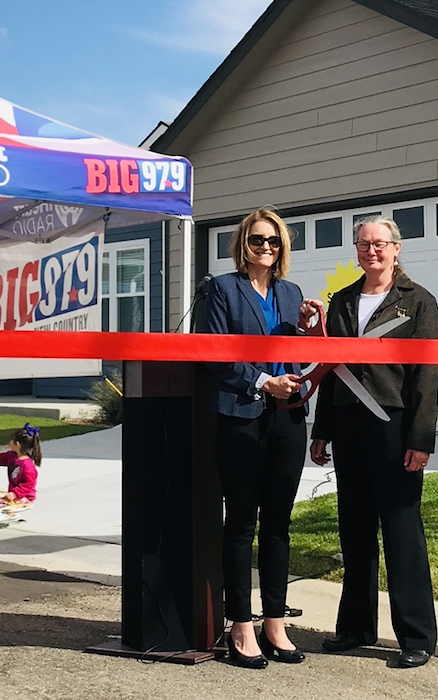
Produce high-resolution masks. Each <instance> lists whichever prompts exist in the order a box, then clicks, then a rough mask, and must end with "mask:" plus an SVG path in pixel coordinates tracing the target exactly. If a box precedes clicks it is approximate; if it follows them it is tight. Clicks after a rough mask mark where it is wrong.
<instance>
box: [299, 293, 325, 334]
mask: <svg viewBox="0 0 438 700" xmlns="http://www.w3.org/2000/svg"><path fill="white" fill-rule="evenodd" d="M323 308H324V303H323V302H322V301H321V300H320V299H303V301H302V302H301V306H300V320H299V324H300V326H301V328H310V327H311V326H312V319H313V317H314V316H315V315H316V314H317V313H322V311H323Z"/></svg>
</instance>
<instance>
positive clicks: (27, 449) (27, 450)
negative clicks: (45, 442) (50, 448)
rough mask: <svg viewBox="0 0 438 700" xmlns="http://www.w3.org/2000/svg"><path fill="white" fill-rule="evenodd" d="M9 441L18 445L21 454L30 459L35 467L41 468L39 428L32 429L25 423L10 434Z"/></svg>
mask: <svg viewBox="0 0 438 700" xmlns="http://www.w3.org/2000/svg"><path fill="white" fill-rule="evenodd" d="M11 440H13V441H14V442H18V443H19V445H20V448H21V451H22V452H23V454H25V455H27V456H28V457H30V458H31V459H32V460H33V462H34V463H35V465H36V466H37V467H39V466H41V462H42V455H41V445H40V429H39V428H32V426H31V425H29V423H26V424H25V425H24V427H23V428H19V430H15V431H14V432H13V433H12V435H11Z"/></svg>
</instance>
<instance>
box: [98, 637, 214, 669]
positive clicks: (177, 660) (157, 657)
mask: <svg viewBox="0 0 438 700" xmlns="http://www.w3.org/2000/svg"><path fill="white" fill-rule="evenodd" d="M85 651H86V652H87V653H88V654H102V655H104V656H124V657H126V658H131V659H138V660H140V661H152V662H154V661H155V662H161V663H164V662H166V663H170V664H185V665H186V666H194V665H195V664H200V663H203V662H204V661H213V660H214V659H219V658H222V657H223V656H225V654H226V653H227V649H226V648H225V647H215V648H214V649H212V650H211V651H173V652H172V651H151V652H144V651H138V650H136V649H131V647H127V646H125V645H124V644H122V642H121V641H120V640H118V639H112V640H110V641H109V642H104V643H103V644H98V645H96V646H91V647H87V648H86V649H85Z"/></svg>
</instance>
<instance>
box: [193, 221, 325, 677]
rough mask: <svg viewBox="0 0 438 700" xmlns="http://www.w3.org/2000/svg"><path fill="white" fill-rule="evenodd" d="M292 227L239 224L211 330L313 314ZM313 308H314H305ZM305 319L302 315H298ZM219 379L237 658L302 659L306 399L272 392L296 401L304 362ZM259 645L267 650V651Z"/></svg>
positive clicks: (232, 639)
mask: <svg viewBox="0 0 438 700" xmlns="http://www.w3.org/2000/svg"><path fill="white" fill-rule="evenodd" d="M290 249H291V238H290V233H289V230H288V228H287V226H286V225H285V223H284V222H283V221H282V219H281V218H280V217H279V216H278V215H277V214H276V213H275V212H273V211H271V210H269V209H258V210H256V211H254V212H252V213H251V214H249V215H248V216H247V217H245V219H243V221H242V222H241V223H240V224H239V226H238V228H237V230H236V232H235V234H234V236H233V239H232V241H231V246H230V252H231V254H232V256H233V259H234V263H235V265H236V268H237V272H235V273H231V274H226V275H221V276H220V277H216V278H213V280H212V281H211V283H210V288H209V293H208V297H207V308H206V320H205V331H206V332H209V333H233V334H234V333H237V334H251V335H269V334H278V335H296V334H297V333H298V328H299V325H301V326H305V325H307V323H308V319H307V314H306V311H307V308H309V309H311V310H312V311H314V308H313V307H312V306H311V305H310V304H309V305H306V304H305V303H304V304H303V305H302V311H303V313H302V314H301V318H300V305H301V304H302V301H303V298H302V294H301V290H300V289H299V288H298V287H297V286H296V285H295V284H292V283H291V282H287V281H286V280H284V279H283V278H284V277H285V276H286V275H287V272H288V269H289V259H290ZM310 313H311V312H310V311H309V314H310ZM300 322H301V323H300ZM210 369H211V371H212V372H213V374H214V375H215V377H216V379H217V397H216V407H215V408H216V411H217V434H216V454H217V462H218V468H219V474H220V478H221V484H222V489H223V493H224V497H225V507H226V515H225V525H224V548H223V568H224V583H225V606H226V609H225V611H226V616H227V618H228V619H229V620H232V621H233V626H232V629H231V632H230V635H229V637H228V645H229V649H230V656H231V658H232V659H233V660H234V661H235V662H236V663H237V664H238V665H241V666H245V667H248V668H264V667H266V666H267V664H268V658H273V659H275V660H277V661H283V662H286V663H299V662H301V661H303V660H304V654H303V653H302V652H300V651H299V650H298V649H296V647H295V646H294V645H293V644H292V642H291V641H290V640H289V638H288V636H287V635H286V631H285V627H284V610H285V601H286V587H287V576H288V565H289V525H290V516H291V511H292V506H293V502H294V498H295V495H296V492H297V488H298V484H299V480H300V477H301V472H302V468H303V464H304V456H305V447H306V426H305V411H304V408H303V407H299V408H297V409H293V410H290V411H284V410H281V409H278V408H277V405H276V401H275V399H282V400H288V401H294V400H295V401H296V400H298V399H299V397H300V393H299V392H300V389H301V385H300V384H299V383H298V382H297V381H296V380H297V379H298V375H299V373H300V368H299V365H298V364H293V363H284V364H283V363H274V364H268V363H263V362H230V363H214V364H210ZM258 513H259V523H260V529H259V561H258V564H259V573H260V589H261V597H262V606H263V616H264V624H263V627H262V631H261V635H260V637H259V639H257V637H256V635H255V631H254V627H253V624H252V618H251V602H250V599H251V553H252V543H253V539H254V530H255V527H256V522H257V514H258ZM262 652H263V653H262Z"/></svg>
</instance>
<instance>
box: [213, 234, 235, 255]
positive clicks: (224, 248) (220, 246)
mask: <svg viewBox="0 0 438 700" xmlns="http://www.w3.org/2000/svg"><path fill="white" fill-rule="evenodd" d="M232 235H233V232H232V231H220V232H219V233H218V234H217V257H218V260H224V259H225V258H231V255H230V253H229V251H228V246H229V245H230V241H231V236H232Z"/></svg>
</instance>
